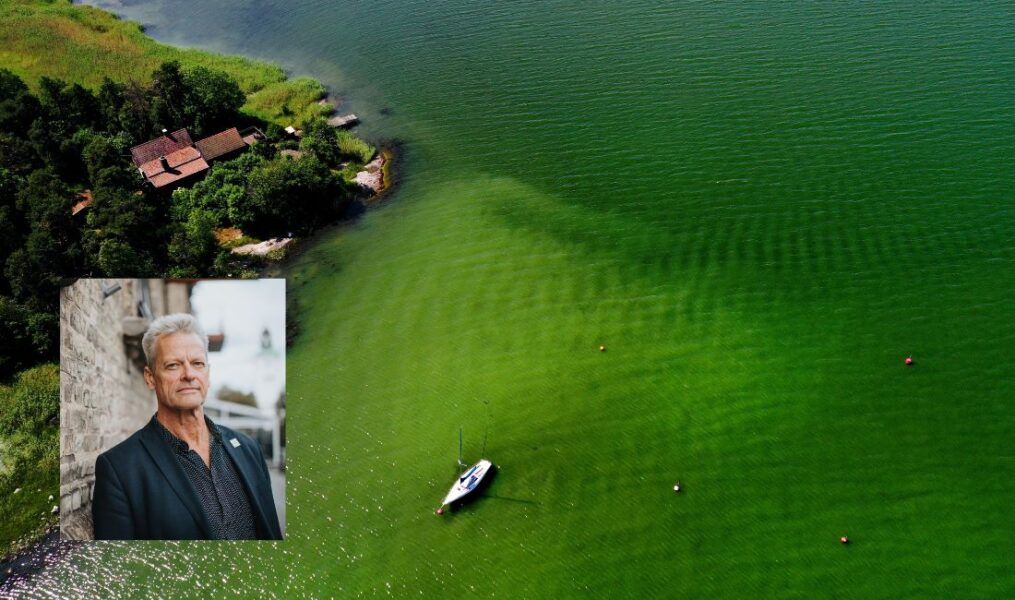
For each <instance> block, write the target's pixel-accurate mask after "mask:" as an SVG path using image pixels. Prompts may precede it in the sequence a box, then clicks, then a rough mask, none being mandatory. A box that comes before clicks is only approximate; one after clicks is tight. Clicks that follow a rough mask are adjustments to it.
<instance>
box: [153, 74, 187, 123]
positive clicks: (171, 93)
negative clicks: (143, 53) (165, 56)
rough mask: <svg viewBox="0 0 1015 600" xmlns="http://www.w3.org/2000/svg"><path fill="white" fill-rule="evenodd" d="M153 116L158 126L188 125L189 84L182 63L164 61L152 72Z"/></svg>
mask: <svg viewBox="0 0 1015 600" xmlns="http://www.w3.org/2000/svg"><path fill="white" fill-rule="evenodd" d="M150 92H151V93H150V98H151V118H152V121H153V123H154V124H155V126H156V127H165V128H166V129H170V130H172V129H176V128H177V127H182V126H184V125H186V114H185V112H184V106H185V104H186V99H187V86H186V84H185V83H184V81H183V72H182V71H181V70H180V63H178V62H176V61H170V62H164V63H162V64H161V65H159V68H157V69H155V72H153V73H152V85H151V89H150Z"/></svg>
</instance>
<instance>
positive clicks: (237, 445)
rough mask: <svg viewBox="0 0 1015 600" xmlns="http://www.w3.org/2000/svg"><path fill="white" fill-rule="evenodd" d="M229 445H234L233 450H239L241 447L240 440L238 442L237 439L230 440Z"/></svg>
mask: <svg viewBox="0 0 1015 600" xmlns="http://www.w3.org/2000/svg"><path fill="white" fill-rule="evenodd" d="M229 443H230V444H232V445H233V448H239V447H240V440H238V439H236V438H232V439H231V440H229Z"/></svg>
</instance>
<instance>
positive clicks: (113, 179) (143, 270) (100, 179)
mask: <svg viewBox="0 0 1015 600" xmlns="http://www.w3.org/2000/svg"><path fill="white" fill-rule="evenodd" d="M135 188H136V179H135V178H134V176H133V174H132V173H131V172H130V171H129V170H128V169H126V168H123V167H107V168H105V169H103V170H102V171H100V172H99V174H98V175H97V176H96V178H95V188H94V189H93V191H92V196H93V198H94V201H93V202H92V206H91V209H90V210H89V213H88V230H87V231H86V233H85V235H84V239H83V240H82V245H83V247H84V248H85V251H86V254H87V256H88V257H89V261H88V262H89V264H90V265H92V266H93V267H95V268H96V269H97V270H98V271H99V272H101V273H104V274H105V275H108V276H110V277H135V276H136V277H151V276H155V275H157V274H158V265H159V264H162V262H163V260H162V255H163V254H164V252H165V245H166V234H165V226H164V223H165V221H166V215H165V211H164V210H160V208H159V205H158V204H157V203H156V202H154V201H153V199H152V198H150V197H148V196H144V195H142V194H140V193H138V192H137V191H135ZM114 242H115V243H114Z"/></svg>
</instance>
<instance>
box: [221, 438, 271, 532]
mask: <svg viewBox="0 0 1015 600" xmlns="http://www.w3.org/2000/svg"><path fill="white" fill-rule="evenodd" d="M219 433H220V434H221V435H222V447H223V448H225V450H226V454H228V455H229V458H230V460H232V461H233V464H234V465H236V470H237V471H238V472H239V473H240V478H241V479H242V480H243V485H244V487H246V488H247V496H248V497H249V498H250V503H251V505H252V506H253V507H254V512H255V513H256V515H255V516H256V517H257V524H258V528H259V529H260V530H261V531H263V532H264V533H265V534H268V535H271V534H272V528H271V527H269V526H268V518H267V517H265V514H267V513H265V510H264V504H262V503H261V494H259V493H258V489H257V488H256V487H254V482H255V481H257V480H258V479H260V477H259V473H257V472H254V470H253V469H255V468H257V467H259V466H260V465H251V464H250V460H249V459H248V457H246V456H244V455H243V452H242V451H241V450H240V447H239V446H233V444H232V443H231V442H230V440H229V439H228V438H227V437H226V435H225V433H224V432H223V431H222V430H221V429H219Z"/></svg>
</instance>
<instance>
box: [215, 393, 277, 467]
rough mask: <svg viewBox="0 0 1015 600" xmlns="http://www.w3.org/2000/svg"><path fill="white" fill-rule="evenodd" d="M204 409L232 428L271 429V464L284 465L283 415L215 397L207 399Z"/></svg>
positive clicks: (274, 465) (220, 423)
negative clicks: (270, 413)
mask: <svg viewBox="0 0 1015 600" xmlns="http://www.w3.org/2000/svg"><path fill="white" fill-rule="evenodd" d="M204 410H205V412H208V413H209V415H208V416H209V417H211V419H212V420H213V421H215V422H216V423H218V424H219V425H225V426H226V427H229V428H230V429H246V430H258V429H264V430H268V431H271V464H272V466H273V467H276V468H278V467H281V466H282V418H281V416H275V415H266V414H264V413H263V412H261V411H260V409H257V408H254V407H252V406H245V405H243V404H237V403H235V402H223V401H222V400H215V399H209V400H205V402H204Z"/></svg>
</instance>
